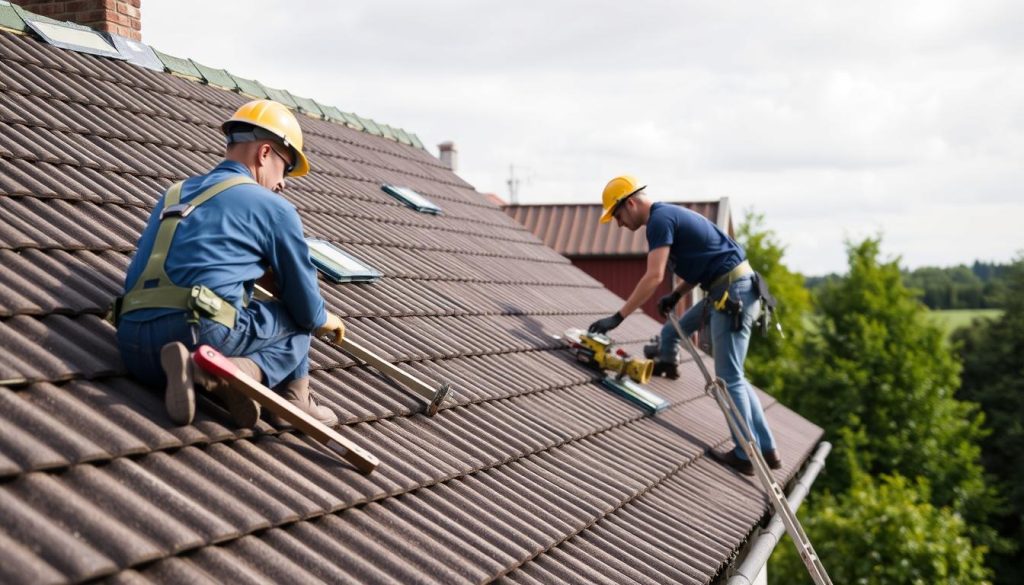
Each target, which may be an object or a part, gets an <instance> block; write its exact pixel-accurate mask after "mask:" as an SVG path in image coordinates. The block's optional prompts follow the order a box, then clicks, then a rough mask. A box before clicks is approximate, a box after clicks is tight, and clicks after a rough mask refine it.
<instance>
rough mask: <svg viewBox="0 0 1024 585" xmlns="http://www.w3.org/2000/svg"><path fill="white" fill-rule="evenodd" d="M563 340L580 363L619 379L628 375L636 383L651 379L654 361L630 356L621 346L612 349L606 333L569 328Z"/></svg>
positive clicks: (646, 381)
mask: <svg viewBox="0 0 1024 585" xmlns="http://www.w3.org/2000/svg"><path fill="white" fill-rule="evenodd" d="M565 340H566V342H568V344H569V351H571V352H572V354H573V355H574V356H576V360H577V361H579V362H581V363H584V364H587V365H589V366H592V367H595V368H598V369H600V370H609V371H611V372H612V373H614V374H615V375H616V377H617V378H619V379H622V378H623V377H625V376H629V378H630V379H632V380H633V381H635V382H636V383H638V384H646V383H648V382H650V381H651V375H652V374H653V373H654V362H653V361H651V360H648V359H642V358H635V357H631V356H630V355H629V354H628V353H626V352H625V351H624V350H623V349H621V348H620V349H616V350H614V351H613V350H612V340H611V338H609V337H608V336H607V335H603V334H600V333H587V332H586V331H583V330H582V329H569V330H567V331H566V332H565Z"/></svg>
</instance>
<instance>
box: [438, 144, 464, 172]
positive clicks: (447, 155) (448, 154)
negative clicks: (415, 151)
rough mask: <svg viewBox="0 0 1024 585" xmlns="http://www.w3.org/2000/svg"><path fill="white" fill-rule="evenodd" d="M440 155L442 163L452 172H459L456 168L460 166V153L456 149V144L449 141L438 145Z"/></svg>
mask: <svg viewBox="0 0 1024 585" xmlns="http://www.w3.org/2000/svg"><path fill="white" fill-rule="evenodd" d="M437 150H438V153H439V154H440V157H441V163H443V164H444V166H446V167H448V168H449V169H451V170H452V171H455V170H458V169H456V168H455V167H457V166H458V164H459V161H458V159H459V151H458V149H456V148H455V143H454V142H451V141H448V142H442V143H441V144H438V145H437Z"/></svg>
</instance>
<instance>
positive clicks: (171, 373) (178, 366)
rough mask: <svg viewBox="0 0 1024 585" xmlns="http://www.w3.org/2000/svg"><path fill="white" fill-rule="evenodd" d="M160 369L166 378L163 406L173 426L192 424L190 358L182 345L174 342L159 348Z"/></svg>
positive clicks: (194, 411) (191, 366) (193, 412)
mask: <svg viewBox="0 0 1024 585" xmlns="http://www.w3.org/2000/svg"><path fill="white" fill-rule="evenodd" d="M160 367H162V368H163V370H164V375H165V376H166V377H167V388H166V389H165V391H164V406H166V407H167V415H168V416H169V417H170V418H171V420H172V421H173V422H174V424H177V425H187V424H192V419H193V418H195V416H196V393H195V391H194V390H193V388H192V387H193V384H194V381H195V378H194V376H193V365H192V357H191V356H190V355H189V353H188V348H187V347H185V344H184V343H181V342H178V341H175V342H172V343H168V344H165V345H164V346H163V347H161V348H160Z"/></svg>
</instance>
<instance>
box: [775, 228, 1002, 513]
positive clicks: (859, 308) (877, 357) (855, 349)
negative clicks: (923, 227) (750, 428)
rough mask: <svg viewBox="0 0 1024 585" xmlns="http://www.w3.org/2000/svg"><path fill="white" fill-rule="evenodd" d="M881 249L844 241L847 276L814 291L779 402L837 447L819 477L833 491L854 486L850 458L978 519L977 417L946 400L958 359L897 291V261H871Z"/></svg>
mask: <svg viewBox="0 0 1024 585" xmlns="http://www.w3.org/2000/svg"><path fill="white" fill-rule="evenodd" d="M879 246H880V240H879V239H868V240H865V241H864V242H862V243H860V244H850V245H848V257H849V266H850V271H849V274H847V275H846V276H843V277H840V278H836V279H833V280H831V281H830V282H827V283H826V284H825V285H824V286H823V288H822V290H821V291H820V293H819V295H818V297H817V299H816V307H815V314H816V318H817V319H818V323H819V328H818V331H817V332H816V333H815V334H814V335H811V336H809V337H808V339H807V342H806V343H805V344H804V345H803V348H802V353H803V355H804V360H803V367H802V368H801V371H800V372H798V373H797V374H796V376H795V377H794V378H793V379H792V380H790V381H787V383H786V384H785V386H784V388H785V391H784V392H783V396H782V399H783V401H784V402H786V403H787V404H790V405H791V406H792V407H793V408H794V409H795V410H797V411H798V412H800V413H801V414H802V415H804V416H806V417H807V418H809V419H811V420H813V421H814V422H816V423H818V424H819V425H821V426H822V427H824V428H825V430H826V437H827V438H828V439H829V440H832V441H833V442H834V443H835V445H836V452H837V453H836V454H837V455H838V457H835V456H834V457H833V461H832V462H831V464H830V470H831V471H830V473H829V474H828V475H827V476H826V478H825V486H826V487H829V488H831V489H832V490H833V491H834V492H836V493H840V492H842V491H844V490H846V489H848V488H849V487H850V486H852V474H851V468H850V466H849V465H848V463H847V462H848V461H854V460H855V461H857V462H858V465H859V466H860V467H861V468H863V470H864V471H865V472H866V473H867V474H869V475H879V474H883V473H885V474H895V473H899V474H901V475H903V476H905V477H910V478H917V477H927V478H930V480H931V485H932V492H931V499H932V503H933V504H935V505H937V506H940V507H941V506H949V507H951V508H953V509H954V510H955V511H957V512H960V513H963V514H965V515H967V517H968V519H970V520H975V519H980V518H984V516H985V514H986V513H987V511H988V509H989V507H990V506H991V500H990V498H989V491H988V490H987V488H986V486H985V483H984V480H983V472H982V468H981V465H980V463H979V455H980V453H979V447H978V441H979V440H980V438H981V437H982V435H983V432H982V430H981V423H982V418H981V415H980V414H979V413H978V412H977V410H976V407H975V406H974V405H972V404H970V403H965V402H961V401H958V400H956V399H955V398H954V393H955V391H956V389H957V387H958V385H959V367H958V363H957V362H956V360H955V359H954V358H953V356H952V355H951V353H950V351H949V348H948V347H947V346H946V345H945V341H944V339H943V335H942V332H941V331H940V330H939V329H938V328H937V327H936V326H935V325H933V324H932V323H931V322H930V321H929V320H928V319H927V318H926V309H925V307H924V306H923V305H922V304H921V303H920V302H919V301H918V300H917V299H916V298H915V295H914V293H913V292H912V291H911V290H909V289H907V288H906V287H905V286H903V282H902V279H901V275H900V270H899V267H898V264H897V260H892V261H889V262H882V261H880V260H879ZM843 429H848V430H849V431H851V433H842V432H841V431H842V430H843ZM850 437H856V438H857V439H858V440H857V441H856V442H851V441H850ZM852 455H855V458H853V459H851V457H850V456H852Z"/></svg>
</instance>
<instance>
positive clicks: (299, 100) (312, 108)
mask: <svg viewBox="0 0 1024 585" xmlns="http://www.w3.org/2000/svg"><path fill="white" fill-rule="evenodd" d="M292 99H294V100H295V104H296V105H298V106H299V111H300V112H302V113H303V114H306V115H308V116H313V117H315V118H323V117H324V113H323V111H321V110H320V106H318V105H317V103H316V102H315V101H313V100H311V99H309V98H304V97H299V96H297V95H293V96H292Z"/></svg>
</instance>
